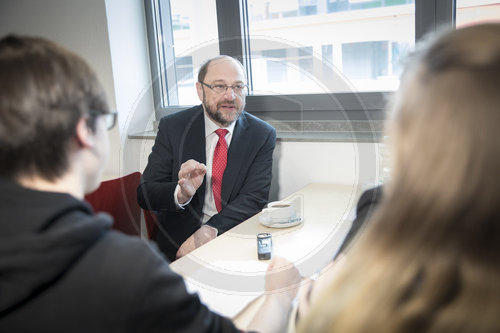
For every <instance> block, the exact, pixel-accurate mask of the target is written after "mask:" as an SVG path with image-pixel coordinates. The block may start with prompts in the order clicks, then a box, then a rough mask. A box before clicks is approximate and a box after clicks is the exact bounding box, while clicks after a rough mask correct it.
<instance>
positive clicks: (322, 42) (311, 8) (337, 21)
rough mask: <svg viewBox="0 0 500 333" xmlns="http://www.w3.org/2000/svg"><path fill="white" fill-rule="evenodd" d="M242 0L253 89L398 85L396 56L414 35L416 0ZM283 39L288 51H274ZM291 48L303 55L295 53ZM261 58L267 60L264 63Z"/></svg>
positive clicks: (312, 90) (271, 91) (288, 91)
mask: <svg viewBox="0 0 500 333" xmlns="http://www.w3.org/2000/svg"><path fill="white" fill-rule="evenodd" d="M247 4H248V8H249V37H250V50H251V62H252V64H251V65H252V66H251V67H252V72H251V75H252V80H253V87H254V93H256V94H266V93H267V94H276V93H280V94H297V93H325V92H329V93H338V92H351V91H353V90H354V91H393V90H395V89H397V87H398V84H399V80H398V76H399V70H398V69H399V65H398V62H399V61H400V59H402V58H403V57H404V56H405V55H406V53H407V52H408V51H409V50H410V49H411V47H412V46H413V45H414V42H415V5H414V0H377V1H368V0H362V1H361V0H337V1H334V0H323V1H320V0H298V1H289V0H273V1H269V0H248V1H247ZM284 45H287V46H288V48H286V50H287V51H286V52H287V55H286V56H284V55H280V56H279V57H276V56H273V52H274V53H279V52H283V50H285V49H284V48H283V46H284ZM325 46H326V47H328V48H327V49H325ZM293 49H296V50H297V51H296V52H297V53H301V54H302V55H303V58H302V59H300V60H298V56H297V55H296V56H294V55H293V51H292V50H293ZM306 49H307V51H305V50H306ZM325 52H326V53H325ZM333 55H335V56H333ZM324 56H326V58H324ZM315 58H316V61H315ZM264 62H266V63H268V64H269V65H268V66H263V63H264ZM325 63H326V64H329V66H326V67H325ZM266 70H268V71H270V72H267V73H266ZM334 72H337V73H339V74H341V75H334V74H333V73H334ZM267 78H269V79H267ZM339 80H340V81H346V82H336V81H339Z"/></svg>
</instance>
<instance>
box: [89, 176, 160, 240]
mask: <svg viewBox="0 0 500 333" xmlns="http://www.w3.org/2000/svg"><path fill="white" fill-rule="evenodd" d="M140 180H141V173H140V172H134V173H131V174H129V175H127V176H123V177H120V178H116V179H111V180H106V181H103V182H102V183H101V185H100V186H99V188H98V189H97V190H95V191H94V192H92V193H90V194H87V195H86V196H85V200H87V201H88V202H89V203H90V204H91V206H92V207H93V208H94V211H95V212H106V213H108V214H110V215H111V216H113V219H114V223H113V229H115V230H119V231H121V232H123V233H126V234H128V235H133V236H139V237H140V236H141V207H140V206H139V204H138V203H137V186H138V185H139V182H140ZM153 226H154V224H153ZM148 229H149V228H148ZM151 230H153V229H151ZM149 233H150V232H148V236H149Z"/></svg>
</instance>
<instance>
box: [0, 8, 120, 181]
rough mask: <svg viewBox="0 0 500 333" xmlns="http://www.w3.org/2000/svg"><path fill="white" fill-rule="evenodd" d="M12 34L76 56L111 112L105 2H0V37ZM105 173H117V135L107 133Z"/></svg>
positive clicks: (113, 89) (110, 68) (117, 133)
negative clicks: (89, 68) (101, 90)
mask: <svg viewBox="0 0 500 333" xmlns="http://www.w3.org/2000/svg"><path fill="white" fill-rule="evenodd" d="M10 33H14V34H19V35H29V36H37V37H44V38H47V39H50V40H52V41H54V42H56V43H58V44H61V45H62V46H64V47H66V48H68V49H70V50H72V51H74V52H76V53H77V54H79V55H80V56H81V57H83V58H84V59H85V60H86V61H87V62H88V63H89V64H90V66H92V68H93V69H94V70H95V71H96V73H97V76H98V78H99V81H100V82H101V84H102V85H103V87H104V90H105V92H106V95H107V97H108V101H109V104H110V107H111V108H115V105H116V103H115V87H114V82H113V71H112V66H111V54H110V47H109V37H108V26H107V19H106V8H105V6H104V0H85V1H79V0H43V1H39V0H1V1H0V36H2V37H3V36H5V35H7V34H10ZM110 139H111V145H112V148H113V149H112V150H111V156H110V161H109V163H108V166H107V167H106V171H105V172H106V173H108V174H117V173H118V161H119V156H118V152H119V149H116V148H117V147H119V143H120V140H119V132H118V129H115V130H114V131H111V132H110Z"/></svg>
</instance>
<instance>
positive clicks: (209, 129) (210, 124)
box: [203, 110, 237, 138]
mask: <svg viewBox="0 0 500 333" xmlns="http://www.w3.org/2000/svg"><path fill="white" fill-rule="evenodd" d="M203 117H205V138H206V137H207V136H209V135H210V134H212V133H213V132H215V131H216V130H218V129H219V128H225V129H227V130H228V131H229V133H231V135H232V134H233V131H234V126H235V125H236V121H237V120H235V121H233V122H232V123H231V125H229V126H228V127H219V125H217V124H216V123H214V121H213V120H212V119H210V117H208V116H207V113H206V112H205V110H203Z"/></svg>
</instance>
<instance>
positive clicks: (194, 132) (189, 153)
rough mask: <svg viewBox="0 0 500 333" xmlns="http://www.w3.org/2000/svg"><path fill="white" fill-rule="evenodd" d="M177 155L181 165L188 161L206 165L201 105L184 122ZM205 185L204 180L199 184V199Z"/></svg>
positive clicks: (203, 121) (202, 196) (203, 192)
mask: <svg viewBox="0 0 500 333" xmlns="http://www.w3.org/2000/svg"><path fill="white" fill-rule="evenodd" d="M179 154H180V156H182V158H181V159H180V163H181V164H182V163H184V162H186V161H187V160H189V159H194V160H195V161H198V162H200V163H204V164H206V160H207V158H206V153H205V120H204V117H203V108H202V106H201V105H200V106H199V107H198V108H196V109H195V110H194V112H193V114H192V117H191V118H190V119H189V120H188V121H187V122H186V127H185V128H184V131H183V134H182V137H181V140H180V146H179ZM179 167H180V166H179ZM205 183H206V182H205V180H203V184H201V186H200V188H199V190H198V193H199V195H200V197H201V198H204V197H205V187H206V184H205Z"/></svg>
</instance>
